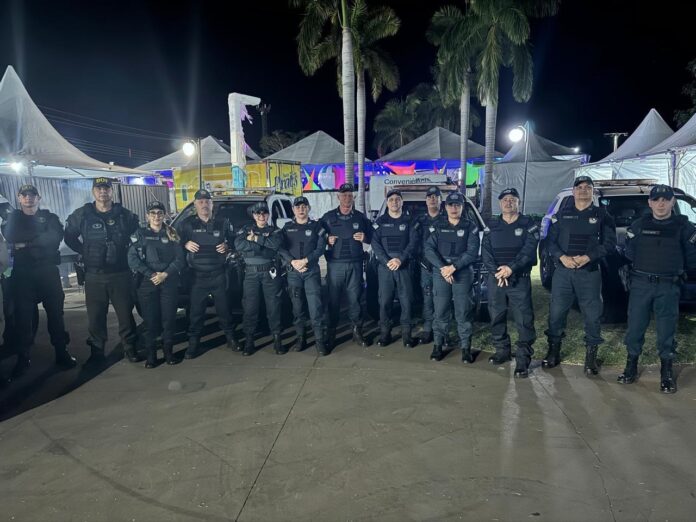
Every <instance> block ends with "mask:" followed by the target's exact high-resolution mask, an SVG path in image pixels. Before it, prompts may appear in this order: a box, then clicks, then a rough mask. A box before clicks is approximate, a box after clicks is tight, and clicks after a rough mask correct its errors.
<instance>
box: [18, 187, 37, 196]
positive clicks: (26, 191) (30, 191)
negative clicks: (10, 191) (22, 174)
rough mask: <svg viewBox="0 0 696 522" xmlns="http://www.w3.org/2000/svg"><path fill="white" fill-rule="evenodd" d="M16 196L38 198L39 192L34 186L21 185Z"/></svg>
mask: <svg viewBox="0 0 696 522" xmlns="http://www.w3.org/2000/svg"><path fill="white" fill-rule="evenodd" d="M17 194H21V195H22V196H25V195H26V194H34V195H35V196H38V195H39V191H38V190H36V187H35V186H34V185H22V186H21V187H19V190H18V191H17Z"/></svg>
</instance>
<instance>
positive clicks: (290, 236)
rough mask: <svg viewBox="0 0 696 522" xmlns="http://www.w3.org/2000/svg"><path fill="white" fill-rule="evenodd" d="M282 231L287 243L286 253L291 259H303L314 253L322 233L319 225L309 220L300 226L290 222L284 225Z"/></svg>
mask: <svg viewBox="0 0 696 522" xmlns="http://www.w3.org/2000/svg"><path fill="white" fill-rule="evenodd" d="M283 231H284V234H285V237H286V238H287V241H288V244H287V247H288V252H290V255H291V256H292V258H293V259H304V258H305V257H307V255H308V254H310V253H311V252H314V251H315V250H316V249H317V243H318V241H319V236H320V234H323V232H324V231H323V230H322V228H321V227H320V226H319V223H318V222H317V221H313V220H311V219H310V220H309V221H308V222H307V223H305V224H302V225H301V224H299V223H297V222H296V221H295V220H292V221H291V222H290V223H288V224H287V225H285V228H283Z"/></svg>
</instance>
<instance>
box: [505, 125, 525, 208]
mask: <svg viewBox="0 0 696 522" xmlns="http://www.w3.org/2000/svg"><path fill="white" fill-rule="evenodd" d="M508 137H509V138H510V141H512V142H513V143H517V142H518V141H520V140H521V139H522V138H524V181H523V182H522V214H524V210H525V207H526V206H527V159H528V158H529V122H528V121H527V122H525V124H524V125H518V126H516V127H514V128H513V129H512V130H510V133H509V134H508Z"/></svg>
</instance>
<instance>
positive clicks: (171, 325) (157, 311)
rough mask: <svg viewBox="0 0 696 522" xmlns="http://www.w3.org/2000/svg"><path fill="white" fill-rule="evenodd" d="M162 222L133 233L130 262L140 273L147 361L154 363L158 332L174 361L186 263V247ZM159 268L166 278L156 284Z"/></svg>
mask: <svg viewBox="0 0 696 522" xmlns="http://www.w3.org/2000/svg"><path fill="white" fill-rule="evenodd" d="M170 236H171V233H168V232H167V230H166V229H165V227H164V226H163V227H162V229H161V230H160V231H159V232H155V231H154V230H152V229H151V228H150V227H143V228H140V229H138V230H137V231H136V232H135V234H133V236H132V237H131V241H132V244H131V247H130V249H129V250H128V266H130V268H131V270H133V272H135V273H136V274H137V276H136V278H135V279H136V285H137V287H136V291H137V293H138V302H139V303H140V309H141V311H142V315H143V320H144V322H145V348H146V351H147V365H148V367H152V366H154V365H155V351H156V346H155V343H156V340H157V336H158V335H159V334H160V333H161V334H162V351H163V352H164V358H165V360H166V361H167V363H168V364H174V363H175V362H176V361H175V360H174V357H173V353H172V352H173V347H174V334H175V333H176V309H177V301H178V298H179V283H180V278H181V272H182V271H183V270H184V268H185V267H186V259H185V257H184V249H183V248H182V247H181V244H180V243H179V240H178V237H170ZM156 272H165V273H166V274H167V278H166V279H165V280H164V281H163V282H162V283H160V284H159V285H155V284H154V283H153V282H152V281H151V280H150V279H151V278H152V276H153V275H155V273H156Z"/></svg>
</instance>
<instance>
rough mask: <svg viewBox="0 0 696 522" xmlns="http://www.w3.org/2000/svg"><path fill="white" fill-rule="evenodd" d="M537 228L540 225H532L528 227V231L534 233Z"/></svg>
mask: <svg viewBox="0 0 696 522" xmlns="http://www.w3.org/2000/svg"><path fill="white" fill-rule="evenodd" d="M537 230H539V225H532V226H531V227H529V228H528V229H527V232H529V233H530V234H533V233H534V232H536V231H537Z"/></svg>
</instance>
